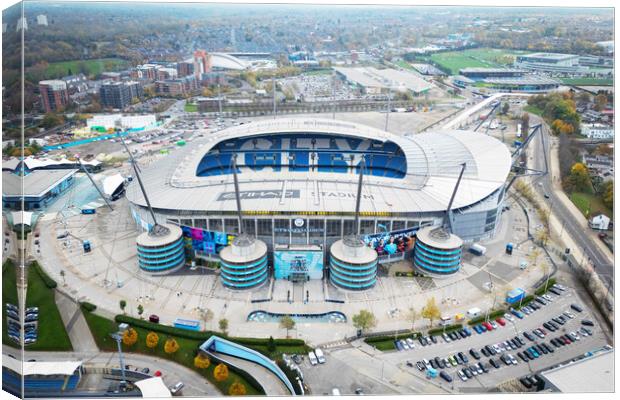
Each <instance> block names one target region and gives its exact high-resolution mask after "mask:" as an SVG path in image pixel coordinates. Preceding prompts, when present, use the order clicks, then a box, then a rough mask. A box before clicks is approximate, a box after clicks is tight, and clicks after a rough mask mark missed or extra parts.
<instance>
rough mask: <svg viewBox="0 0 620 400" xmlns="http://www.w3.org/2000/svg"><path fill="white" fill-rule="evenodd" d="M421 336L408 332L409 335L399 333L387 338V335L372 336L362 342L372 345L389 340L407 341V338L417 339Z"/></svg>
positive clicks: (417, 333)
mask: <svg viewBox="0 0 620 400" xmlns="http://www.w3.org/2000/svg"><path fill="white" fill-rule="evenodd" d="M421 335H422V334H421V333H420V332H410V333H401V334H398V335H389V336H387V335H385V336H373V337H369V338H366V339H364V342H366V343H368V344H372V343H378V342H385V341H390V340H391V341H394V340H399V339H407V338H412V339H417V338H418V337H419V336H421Z"/></svg>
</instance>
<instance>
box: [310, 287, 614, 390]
mask: <svg viewBox="0 0 620 400" xmlns="http://www.w3.org/2000/svg"><path fill="white" fill-rule="evenodd" d="M549 296H551V298H552V300H553V301H552V302H547V304H546V305H544V306H541V307H540V309H539V310H536V311H534V312H533V313H531V315H526V316H525V317H524V318H523V319H518V318H516V317H514V318H513V320H514V321H512V322H511V321H509V320H505V322H506V325H505V326H499V327H498V329H493V330H492V331H488V332H485V333H482V334H478V333H476V332H475V331H474V330H473V329H472V335H471V336H469V337H467V338H461V339H459V340H452V341H450V342H449V343H446V342H445V340H444V339H443V338H442V337H441V336H439V337H437V344H431V345H427V346H422V345H420V343H419V342H418V341H417V340H415V341H414V343H415V348H413V349H411V350H402V351H396V350H394V351H388V352H380V351H378V350H376V349H374V348H372V347H370V346H369V345H367V344H366V343H364V342H363V341H361V340H359V341H355V342H353V343H352V344H351V345H349V346H342V347H339V348H333V349H326V350H325V353H326V358H327V363H326V364H324V365H319V366H314V367H311V366H310V364H309V363H308V365H307V366H306V365H302V370H303V371H304V374H305V381H306V383H308V384H309V386H310V387H311V388H313V389H316V390H318V391H314V390H313V393H314V394H323V393H327V392H328V391H329V390H331V389H330V388H333V387H337V388H339V389H340V391H341V392H342V394H345V393H352V392H349V390H350V387H352V386H353V385H354V383H355V384H357V385H358V386H361V387H363V388H364V383H367V382H368V383H372V384H373V385H376V384H377V383H383V382H385V383H386V384H387V385H389V386H391V387H392V388H393V389H395V390H396V391H397V392H399V393H407V392H408V393H437V392H444V393H445V392H446V391H447V392H461V393H475V392H489V391H496V390H497V387H498V386H499V385H502V384H511V385H513V387H517V388H518V390H520V391H527V390H528V389H527V388H526V387H524V386H523V385H521V384H520V383H519V382H518V381H517V379H519V378H521V377H523V376H526V375H531V374H533V373H536V372H539V371H541V370H543V369H546V368H549V367H551V366H554V365H557V364H559V363H563V362H566V361H568V360H571V359H573V358H575V357H578V356H582V355H584V354H585V353H587V352H589V351H596V350H598V349H601V348H602V347H604V346H605V345H607V344H608V339H607V337H606V336H605V334H604V333H603V331H602V329H601V327H600V326H598V323H597V321H596V319H595V318H594V316H593V315H592V313H591V312H590V311H589V310H588V309H587V307H585V304H584V302H583V301H581V299H580V298H579V297H578V296H577V294H576V293H575V291H574V290H573V289H571V288H567V290H566V291H565V292H562V294H561V295H560V296H556V295H554V294H551V293H549ZM571 304H578V305H580V306H582V308H583V312H581V313H578V312H576V311H574V310H572V309H571V307H570V306H571ZM565 311H569V312H571V313H572V314H573V315H574V316H575V318H573V319H568V318H567V322H566V323H565V324H564V325H562V326H560V327H559V329H558V330H556V331H555V332H549V331H548V330H547V329H545V328H543V329H544V330H545V331H546V337H545V338H544V339H541V338H539V337H538V336H536V335H532V337H533V338H534V341H530V340H529V339H527V338H526V337H524V336H523V333H524V332H525V331H527V332H528V333H532V331H533V330H534V329H537V328H541V327H542V324H543V323H544V322H546V321H549V320H550V319H551V318H553V317H557V316H559V315H561V314H562V313H563V312H565ZM583 319H588V320H591V321H593V322H594V326H593V327H590V326H588V327H587V328H588V329H590V330H591V331H592V335H591V336H582V335H580V336H581V337H580V340H578V341H575V342H573V343H571V344H568V345H565V346H561V347H555V346H553V345H552V344H551V343H550V340H551V339H553V338H557V337H559V336H561V335H564V334H567V333H569V332H572V331H579V329H580V328H581V326H582V324H581V321H582V320H583ZM515 336H518V337H520V338H521V339H523V341H524V342H525V346H522V347H520V348H518V349H516V350H508V351H503V352H502V353H500V354H496V355H491V357H487V356H485V355H483V354H482V352H481V348H482V347H484V346H486V345H493V344H498V343H501V342H504V341H506V340H510V339H513V338H514V337H515ZM542 342H545V343H547V344H548V345H549V346H550V347H551V348H552V349H553V350H554V352H553V353H550V352H549V353H548V354H540V356H539V357H538V358H536V359H534V360H529V362H524V361H523V360H522V359H521V358H520V357H518V355H517V353H519V352H522V351H525V350H526V349H527V348H529V347H531V346H533V345H535V344H540V343H542ZM472 348H473V349H475V350H476V352H477V353H479V355H480V357H481V358H480V359H479V360H475V359H474V357H473V356H472V355H471V354H470V349H472ZM458 352H462V353H464V354H465V355H466V356H467V358H468V363H466V364H463V365H457V366H456V367H454V366H452V365H449V366H447V367H446V368H444V369H441V368H439V369H438V372H439V371H445V372H446V373H447V374H448V375H449V376H450V377H451V378H452V382H450V383H448V382H446V381H445V380H443V379H442V378H441V377H439V376H438V377H436V378H433V379H429V378H427V377H426V371H419V370H418V368H417V367H416V362H417V361H420V360H423V359H427V360H430V359H432V358H435V357H439V358H441V359H443V358H447V357H449V356H452V355H456V354H457V353H458ZM501 354H511V355H513V356H514V358H515V359H516V361H517V364H516V365H506V364H505V363H504V362H502V361H501V360H500V358H499V357H500V356H501ZM489 358H493V359H495V360H496V361H497V362H498V364H499V368H497V369H496V368H494V367H492V366H491V365H490V364H489ZM479 361H481V362H483V363H484V364H485V366H487V369H488V372H487V373H482V374H479V375H477V376H473V377H472V378H471V379H468V380H467V381H465V382H464V381H462V380H461V379H460V378H459V376H458V375H457V370H462V369H463V368H464V367H465V365H473V364H474V363H477V362H479ZM343 389H344V390H343ZM365 389H367V391H366V392H365V393H366V394H368V393H388V392H381V391H377V390H378V389H380V387H378V386H373V387H371V386H370V385H368V386H367V387H366V388H365ZM381 390H382V389H381Z"/></svg>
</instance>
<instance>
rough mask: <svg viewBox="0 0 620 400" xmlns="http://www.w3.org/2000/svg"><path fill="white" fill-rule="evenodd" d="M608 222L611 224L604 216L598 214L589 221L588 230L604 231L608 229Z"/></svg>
mask: <svg viewBox="0 0 620 400" xmlns="http://www.w3.org/2000/svg"><path fill="white" fill-rule="evenodd" d="M609 222H611V220H610V219H609V217H608V216H606V215H605V214H598V215H595V216H594V217H592V218H591V219H590V228H592V229H598V230H601V231H606V230H607V229H609Z"/></svg>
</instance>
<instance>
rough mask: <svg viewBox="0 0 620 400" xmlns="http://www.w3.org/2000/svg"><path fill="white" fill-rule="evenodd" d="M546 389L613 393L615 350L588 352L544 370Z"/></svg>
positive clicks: (542, 375) (563, 391) (542, 374)
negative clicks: (573, 359) (580, 356)
mask: <svg viewBox="0 0 620 400" xmlns="http://www.w3.org/2000/svg"><path fill="white" fill-rule="evenodd" d="M539 375H540V377H541V378H542V379H543V381H544V382H545V390H548V391H552V392H560V393H613V392H614V377H615V375H614V350H613V349H603V350H601V351H597V352H590V353H586V356H585V357H584V358H581V359H578V360H575V361H571V362H569V363H567V364H564V365H560V366H557V367H555V368H551V369H549V370H547V371H543V372H541V373H540V374H539Z"/></svg>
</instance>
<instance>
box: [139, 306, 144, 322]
mask: <svg viewBox="0 0 620 400" xmlns="http://www.w3.org/2000/svg"><path fill="white" fill-rule="evenodd" d="M143 312H144V307H143V306H142V304H138V315H139V316H140V319H142V313H143Z"/></svg>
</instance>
